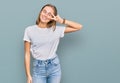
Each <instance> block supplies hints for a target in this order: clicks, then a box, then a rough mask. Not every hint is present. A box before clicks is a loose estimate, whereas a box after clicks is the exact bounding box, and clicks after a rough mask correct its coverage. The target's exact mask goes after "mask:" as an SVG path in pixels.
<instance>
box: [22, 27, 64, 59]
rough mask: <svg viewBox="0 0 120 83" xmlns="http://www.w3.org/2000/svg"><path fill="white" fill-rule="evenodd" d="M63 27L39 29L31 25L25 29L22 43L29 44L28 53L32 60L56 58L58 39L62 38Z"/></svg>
mask: <svg viewBox="0 0 120 83" xmlns="http://www.w3.org/2000/svg"><path fill="white" fill-rule="evenodd" d="M64 30H65V27H64V26H56V29H55V31H53V28H40V27H38V25H32V26H29V27H27V28H26V29H25V32H24V38H23V40H24V41H28V42H30V43H31V48H30V51H31V53H32V56H33V58H35V59H39V60H47V59H52V58H54V57H56V56H57V54H56V51H57V47H58V44H59V41H60V38H62V37H64Z"/></svg>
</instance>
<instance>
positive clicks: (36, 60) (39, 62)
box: [34, 56, 58, 64]
mask: <svg viewBox="0 0 120 83" xmlns="http://www.w3.org/2000/svg"><path fill="white" fill-rule="evenodd" d="M56 58H58V57H57V56H56V57H54V58H52V59H47V60H39V59H34V61H35V62H37V63H38V64H41V63H45V64H48V63H51V62H52V61H53V60H55V59H56Z"/></svg>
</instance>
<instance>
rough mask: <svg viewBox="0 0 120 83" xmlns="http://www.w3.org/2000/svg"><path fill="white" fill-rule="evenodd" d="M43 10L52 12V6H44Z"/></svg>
mask: <svg viewBox="0 0 120 83" xmlns="http://www.w3.org/2000/svg"><path fill="white" fill-rule="evenodd" d="M43 10H46V11H47V12H51V13H54V10H53V8H52V7H50V6H46V7H44V8H43Z"/></svg>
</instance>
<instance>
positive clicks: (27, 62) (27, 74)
mask: <svg viewBox="0 0 120 83" xmlns="http://www.w3.org/2000/svg"><path fill="white" fill-rule="evenodd" d="M25 71H26V76H27V77H29V76H31V75H30V55H27V54H26V55H25Z"/></svg>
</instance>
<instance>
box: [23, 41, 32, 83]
mask: <svg viewBox="0 0 120 83" xmlns="http://www.w3.org/2000/svg"><path fill="white" fill-rule="evenodd" d="M24 48H25V49H24V50H25V61H24V62H25V71H26V76H27V83H32V77H31V74H30V42H27V41H25V42H24Z"/></svg>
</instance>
